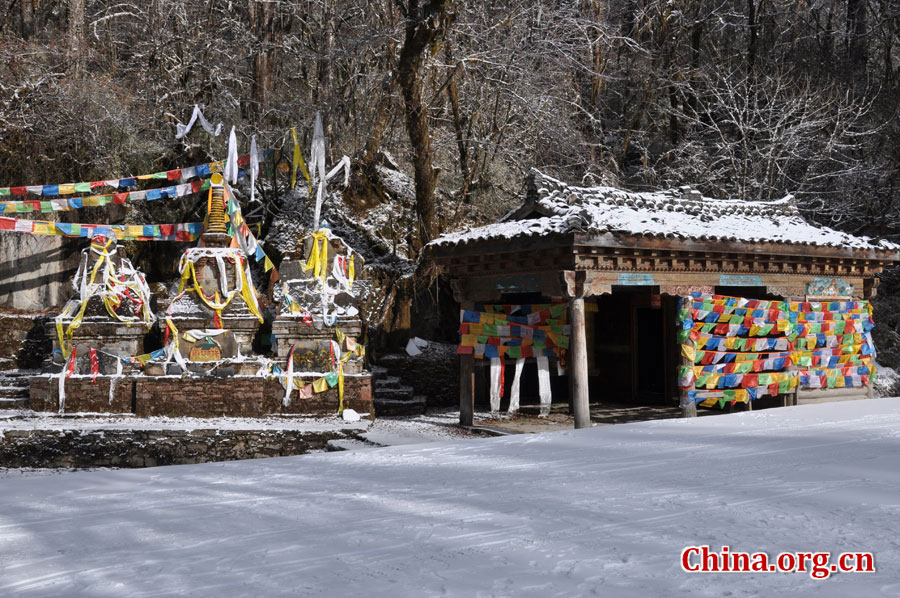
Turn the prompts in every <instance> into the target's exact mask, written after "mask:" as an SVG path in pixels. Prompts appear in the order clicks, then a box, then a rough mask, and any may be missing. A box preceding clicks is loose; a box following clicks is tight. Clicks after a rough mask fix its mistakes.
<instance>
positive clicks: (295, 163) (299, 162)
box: [291, 127, 312, 197]
mask: <svg viewBox="0 0 900 598" xmlns="http://www.w3.org/2000/svg"><path fill="white" fill-rule="evenodd" d="M291 137H292V138H293V140H294V155H293V159H292V161H291V164H292V168H291V189H293V188H295V187H296V186H297V170H298V169H299V170H300V172H302V173H303V176H304V177H305V178H306V184H307V190H308V195H307V197H312V179H311V178H310V176H309V171H308V170H307V169H306V162H304V161H303V153H302V152H301V151H300V142H299V141H298V140H297V128H296V127H291Z"/></svg>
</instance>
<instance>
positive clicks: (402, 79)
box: [397, 0, 453, 247]
mask: <svg viewBox="0 0 900 598" xmlns="http://www.w3.org/2000/svg"><path fill="white" fill-rule="evenodd" d="M452 5H453V2H452V0H426V1H425V3H424V4H420V3H419V1H418V0H410V2H409V4H408V5H407V8H406V14H405V15H404V16H405V17H406V36H405V38H404V42H403V48H402V49H401V50H400V60H399V62H398V64H397V82H398V83H399V84H400V90H401V92H402V94H403V109H404V115H405V117H406V131H407V134H408V135H409V141H410V144H411V145H412V150H413V156H412V158H413V169H414V170H415V183H416V215H417V216H418V229H419V239H418V240H419V243H420V244H421V246H422V247H424V246H425V244H426V243H428V242H429V241H430V240H432V239H433V238H434V237H435V236H436V235H437V228H436V226H435V224H436V222H435V209H434V188H435V183H436V178H437V177H436V176H435V171H434V168H433V167H432V155H431V137H430V135H429V132H428V106H426V105H425V104H424V102H423V101H422V81H421V76H422V70H423V67H424V65H425V58H426V55H425V53H426V51H428V50H429V48H430V47H431V46H432V45H433V44H434V43H435V42H437V41H439V40H440V39H441V38H442V37H443V35H444V33H445V32H446V30H447V27H448V26H449V24H450V21H451V20H452V15H451V14H450V8H451V7H452Z"/></svg>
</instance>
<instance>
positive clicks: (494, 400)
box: [491, 357, 503, 413]
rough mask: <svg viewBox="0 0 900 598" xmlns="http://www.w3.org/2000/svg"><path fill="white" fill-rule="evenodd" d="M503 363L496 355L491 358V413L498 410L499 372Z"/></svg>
mask: <svg viewBox="0 0 900 598" xmlns="http://www.w3.org/2000/svg"><path fill="white" fill-rule="evenodd" d="M502 369H503V365H502V364H501V363H500V359H499V358H497V357H492V358H491V413H497V412H498V411H500V372H501V370H502Z"/></svg>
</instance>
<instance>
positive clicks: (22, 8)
mask: <svg viewBox="0 0 900 598" xmlns="http://www.w3.org/2000/svg"><path fill="white" fill-rule="evenodd" d="M19 14H20V15H21V16H22V39H28V38H30V37H31V36H33V35H34V0H19Z"/></svg>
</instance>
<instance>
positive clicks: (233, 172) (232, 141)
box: [222, 127, 238, 185]
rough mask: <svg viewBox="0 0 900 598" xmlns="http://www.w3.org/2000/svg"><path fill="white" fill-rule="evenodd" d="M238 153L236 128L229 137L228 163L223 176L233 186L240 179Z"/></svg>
mask: <svg viewBox="0 0 900 598" xmlns="http://www.w3.org/2000/svg"><path fill="white" fill-rule="evenodd" d="M237 175H238V151H237V135H236V134H235V132H234V127H231V133H230V134H229V135H228V161H227V162H225V172H223V173H222V176H224V177H225V180H226V181H228V182H229V183H231V184H232V185H233V184H235V183H236V182H237V178H238V176H237Z"/></svg>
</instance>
